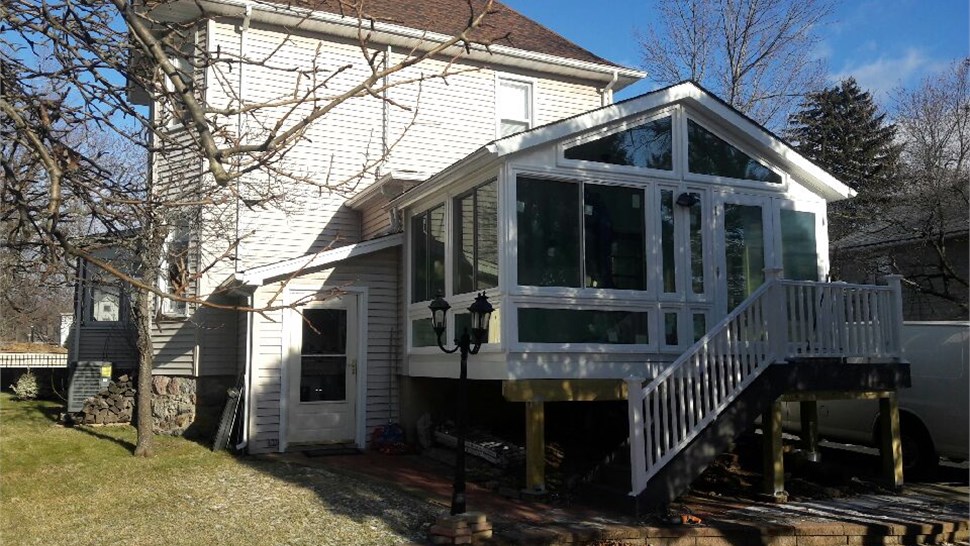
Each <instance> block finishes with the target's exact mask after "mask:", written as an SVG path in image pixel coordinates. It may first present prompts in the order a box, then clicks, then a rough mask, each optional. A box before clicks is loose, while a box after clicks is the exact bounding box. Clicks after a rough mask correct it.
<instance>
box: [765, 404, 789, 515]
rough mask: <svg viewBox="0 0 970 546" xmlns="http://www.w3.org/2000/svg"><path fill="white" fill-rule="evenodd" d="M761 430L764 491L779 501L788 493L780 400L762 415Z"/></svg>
mask: <svg viewBox="0 0 970 546" xmlns="http://www.w3.org/2000/svg"><path fill="white" fill-rule="evenodd" d="M761 431H762V434H761V436H762V441H763V444H762V445H763V454H762V464H763V467H764V482H763V486H762V492H763V493H764V494H765V495H767V496H769V497H771V498H773V499H775V500H777V501H784V500H785V499H786V497H787V495H786V494H785V460H784V450H783V449H782V443H781V401H780V400H775V401H774V402H772V403H771V407H770V408H769V409H768V410H767V411H765V413H764V415H762V416H761Z"/></svg>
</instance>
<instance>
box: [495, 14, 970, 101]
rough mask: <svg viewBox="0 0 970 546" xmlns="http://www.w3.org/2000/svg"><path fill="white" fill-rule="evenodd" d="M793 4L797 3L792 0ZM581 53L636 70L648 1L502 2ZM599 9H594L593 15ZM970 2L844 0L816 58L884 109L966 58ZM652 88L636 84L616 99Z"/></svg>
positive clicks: (833, 78) (826, 28)
mask: <svg viewBox="0 0 970 546" xmlns="http://www.w3.org/2000/svg"><path fill="white" fill-rule="evenodd" d="M796 1H797V0H796ZM503 3H505V4H506V5H508V6H510V7H512V8H514V9H516V10H518V11H519V12H521V13H522V14H524V15H526V16H528V17H530V18H532V19H535V20H536V21H538V22H539V23H542V24H543V25H545V26H547V27H549V28H551V29H552V30H554V31H556V32H558V33H559V34H561V35H563V36H565V37H566V38H569V39H570V40H572V41H574V42H576V43H577V44H579V45H581V46H583V47H585V48H586V49H588V50H590V51H592V52H593V53H596V54H597V55H600V56H601V57H604V58H606V59H609V60H611V61H613V62H616V63H619V64H622V65H626V66H631V67H639V64H640V57H639V52H638V49H637V40H636V37H635V36H636V31H637V30H638V29H639V30H645V29H646V26H647V22H648V21H649V20H650V18H651V17H652V16H653V13H654V7H653V6H654V2H653V0H599V2H594V3H591V2H588V1H586V0H503ZM591 6H598V9H591ZM968 29H970V0H881V1H880V0H842V2H841V3H840V4H839V5H838V6H837V8H836V11H835V13H834V14H833V16H832V17H831V20H830V22H829V24H827V25H825V26H824V27H823V28H822V29H820V31H819V34H820V36H821V38H822V41H821V43H820V44H819V46H818V48H817V51H816V52H815V53H816V55H817V56H819V57H822V58H825V59H826V60H827V65H828V74H829V77H830V79H831V81H832V82H833V83H834V82H835V81H837V80H838V79H839V78H841V77H846V76H854V77H855V78H856V80H857V81H858V82H859V83H860V85H861V86H862V87H863V88H865V89H868V90H870V91H872V92H873V93H874V95H875V96H876V98H877V100H879V101H880V103H882V104H883V106H884V107H888V104H885V103H886V102H887V98H888V93H889V91H891V90H892V89H893V88H896V87H899V86H903V87H909V86H913V85H916V84H918V83H919V82H920V80H922V78H924V77H926V76H928V75H931V74H933V73H936V72H939V71H941V70H943V69H945V68H946V67H947V66H949V65H950V63H951V62H952V61H954V60H956V59H959V58H962V57H966V56H968V55H970V30H968ZM652 88H653V84H651V83H650V82H641V83H638V84H635V85H633V86H631V87H630V88H628V89H626V90H624V91H622V92H621V93H619V94H617V98H618V99H622V98H627V97H630V96H634V95H638V94H640V93H644V92H646V91H649V90H650V89H652Z"/></svg>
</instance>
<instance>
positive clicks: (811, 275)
mask: <svg viewBox="0 0 970 546" xmlns="http://www.w3.org/2000/svg"><path fill="white" fill-rule="evenodd" d="M781 260H782V264H783V265H784V268H785V278H786V279H793V280H796V281H817V280H818V254H817V253H816V245H815V215H814V214H812V213H811V212H799V211H796V210H787V209H782V210H781Z"/></svg>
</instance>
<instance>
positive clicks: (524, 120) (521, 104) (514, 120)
mask: <svg viewBox="0 0 970 546" xmlns="http://www.w3.org/2000/svg"><path fill="white" fill-rule="evenodd" d="M495 109H496V112H497V113H498V136H499V138H501V137H504V136H509V135H511V134H515V133H519V132H522V131H528V130H529V129H531V128H532V127H533V112H532V84H531V83H529V82H525V81H520V80H508V79H505V78H499V80H498V89H497V97H496V104H495Z"/></svg>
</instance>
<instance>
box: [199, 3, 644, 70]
mask: <svg viewBox="0 0 970 546" xmlns="http://www.w3.org/2000/svg"><path fill="white" fill-rule="evenodd" d="M199 5H200V7H201V8H202V9H204V10H206V12H207V13H209V14H210V15H224V16H230V17H238V13H237V12H236V10H238V8H240V7H244V6H246V5H250V4H249V3H248V1H245V0H199ZM256 8H257V9H256V12H255V16H256V17H257V19H258V20H265V21H266V22H269V23H271V24H276V25H284V26H293V25H296V26H298V27H299V28H302V29H304V30H316V29H314V27H320V26H321V25H323V26H328V27H329V28H325V29H322V30H323V31H324V32H328V33H330V34H334V35H337V36H344V37H347V38H352V39H356V38H357V35H358V31H360V30H362V31H363V32H365V33H366V34H368V35H370V36H371V37H372V39H373V40H374V41H378V42H381V43H385V42H386V43H388V44H390V45H394V46H400V47H404V48H407V49H408V50H411V49H412V48H417V49H418V50H421V49H428V48H430V47H433V46H435V45H437V44H441V43H444V42H446V41H448V40H451V39H452V38H453V36H451V35H446V34H440V33H436V32H428V31H425V30H420V29H415V28H410V27H405V26H401V25H395V24H390V23H384V22H379V21H373V22H371V21H366V25H365V27H364V28H363V29H361V27H360V24H361V22H360V21H359V20H358V19H357V18H356V17H350V16H342V15H340V14H337V13H329V12H323V11H313V10H310V9H306V8H298V7H293V6H276V5H272V4H258V5H256ZM462 51H466V49H465V44H461V45H455V46H454V47H453V48H451V49H449V50H448V51H447V52H445V53H444V54H445V55H452V54H456V53H460V52H462ZM467 52H468V53H467V55H466V56H467V58H471V59H479V60H480V59H489V60H491V61H492V62H495V60H496V57H504V58H505V60H506V64H509V65H512V66H522V67H527V68H534V69H538V70H542V71H545V72H552V73H559V74H564V75H571V76H576V77H581V78H587V79H603V78H604V77H607V78H612V77H613V74H614V73H615V74H616V75H617V77H618V79H619V80H622V81H618V87H617V89H622V88H623V87H626V86H627V85H630V84H632V83H634V82H635V81H637V80H640V79H642V78H643V77H645V76H646V74H645V73H644V72H641V71H639V70H634V69H632V68H627V67H622V66H617V65H614V64H609V63H596V62H592V61H584V60H579V59H571V58H568V57H560V56H557V55H550V54H548V53H540V52H537V51H528V50H524V49H518V48H515V47H511V46H505V45H494V44H493V45H490V46H488V47H487V48H486V47H485V46H483V45H480V44H474V43H473V44H468V49H467Z"/></svg>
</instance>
